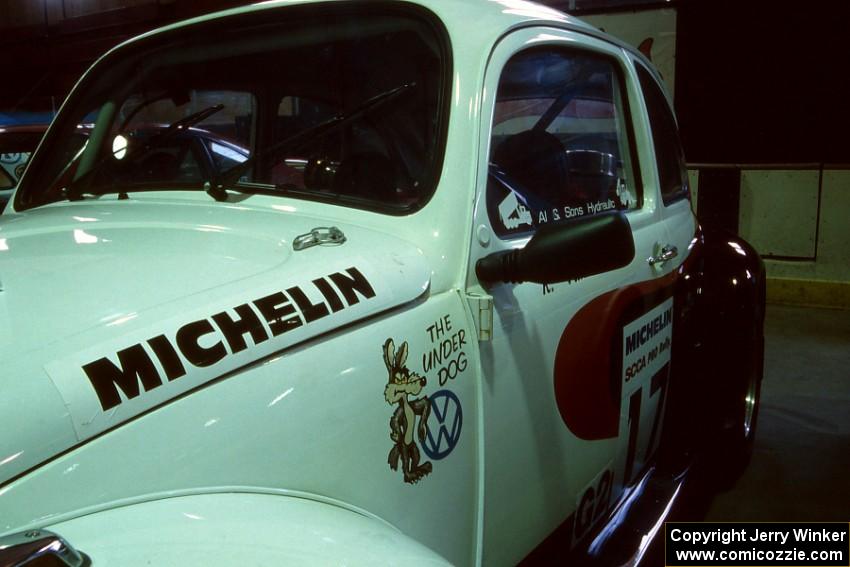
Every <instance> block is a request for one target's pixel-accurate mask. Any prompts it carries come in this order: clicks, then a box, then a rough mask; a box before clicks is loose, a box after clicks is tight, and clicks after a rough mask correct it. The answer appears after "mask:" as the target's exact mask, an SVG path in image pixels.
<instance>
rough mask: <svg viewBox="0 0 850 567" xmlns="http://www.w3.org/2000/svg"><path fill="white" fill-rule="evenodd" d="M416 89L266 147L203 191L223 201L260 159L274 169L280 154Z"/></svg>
mask: <svg viewBox="0 0 850 567" xmlns="http://www.w3.org/2000/svg"><path fill="white" fill-rule="evenodd" d="M415 86H416V83H404V84H402V85H399V86H397V87H394V88H392V89H389V90H386V91H384V92H382V93H379V94H377V95H375V96H373V97H372V98H370V99H367V100H366V101H365V102H363V104H361V105H360V106H358V107H356V108H354V109H353V110H350V111H349V112H341V113H339V114H337V115H335V116H333V117H332V118H329V119H327V120H325V121H324V122H320V123H319V124H316V125H315V126H312V127H310V128H307V129H305V130H302V131H300V132H296V133H295V134H293V135H291V136H289V137H287V138H284V139H283V140H281V141H280V142H278V143H276V144H274V145H272V146H269V147H268V148H266V149H265V150H263V151H262V152H259V153H255V154H254V155H252V156H251V157H249V158H248V159H247V160H245V161H243V162H242V163H240V164H237V165H234V166H233V167H231V168H230V169H228V170H227V171H224V172H223V173H222V174H221V175H219V176H218V179H216V181H215V182H214V183H205V184H204V190H205V191H206V192H207V193H209V194H210V195H211V196H212V197H213V198H214V199H216V200H217V201H224V200H226V199H227V189H230V188H231V187H232V186H233V185H235V184H236V183H237V182H238V181H239V178H240V177H242V174H244V173H245V172H246V171H248V170H249V169H251V167H253V166H254V164H255V163H256V162H257V160H258V159H259V158H265V157H268V156H272V159H271V162H270V164H271V165H274V164H276V163H277V162H278V161H280V159H281V157H280V154H282V153H283V152H284V151H291V150H293V149H295V148H297V147H299V146H301V145H303V144H305V143H306V142H308V141H312V140H314V139H316V138H319V137H321V136H325V135H327V134H329V133H330V132H332V131H333V130H336V129H337V128H339V127H340V126H343V125H344V124H347V123H349V122H351V121H352V120H355V119H358V118H361V117H363V116H365V115H366V114H368V113H369V112H372V111H373V110H375V109H377V108H379V107H381V106H383V105H384V104H386V103H387V102H390V101H392V100H395V99H396V98H398V97H399V96H401V95H402V94H403V93H405V92H407V91H408V90H410V89H412V88H413V87H415Z"/></svg>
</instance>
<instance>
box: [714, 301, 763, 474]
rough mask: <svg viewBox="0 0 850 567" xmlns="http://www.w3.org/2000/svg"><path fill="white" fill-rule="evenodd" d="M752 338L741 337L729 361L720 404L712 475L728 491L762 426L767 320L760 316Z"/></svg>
mask: <svg viewBox="0 0 850 567" xmlns="http://www.w3.org/2000/svg"><path fill="white" fill-rule="evenodd" d="M748 334H749V337H741V338H740V340H738V341H736V343H737V345H735V346H737V348H735V347H734V346H732V345H730V348H733V349H734V350H735V351H736V352H735V354H736V355H735V356H731V357H728V358H727V359H726V360H727V362H726V364H725V366H726V368H725V369H724V370H725V371H726V372H725V373H726V376H727V378H731V380H730V382H729V388H728V389H727V394H726V395H727V396H728V398H727V399H726V400H723V401H721V403H720V407H722V408H725V411H724V412H722V413H721V415H720V422H719V424H718V425H719V432H718V435H717V437H716V439H715V442H714V447H713V448H712V449H713V450H712V451H711V453H712V454H711V463H712V465H713V466H712V468H713V469H714V470H713V471H712V472H713V474H712V476H713V478H714V479H715V481H716V486H717V488H718V489H720V490H728V489H730V488H732V487H733V486H734V484H735V483H736V482H737V480H738V479H739V478H740V477H741V475H742V474H743V473H744V471H745V470H746V468H747V466H748V465H749V463H750V460H751V458H752V455H753V449H754V446H755V437H756V428H757V425H758V415H759V405H760V402H761V385H762V378H763V376H764V322H763V318H762V317H760V316H759V317H757V318H756V321H755V322H754V323H753V325H752V329H751V331H750V333H748Z"/></svg>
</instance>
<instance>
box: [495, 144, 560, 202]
mask: <svg viewBox="0 0 850 567" xmlns="http://www.w3.org/2000/svg"><path fill="white" fill-rule="evenodd" d="M493 161H494V162H495V163H496V165H498V166H499V168H500V169H502V171H504V172H505V173H506V174H507V175H508V176H509V177H510V178H511V180H513V181H515V182H517V183H518V184H519V185H520V186H521V187H522V188H523V189H525V190H526V191H528V192H529V193H530V194H531V195H529V196H532V197H538V198H540V199H542V200H543V201H545V202H548V203H550V204H551V203H557V202H559V201H561V200H563V191H564V190H565V189H566V186H567V180H568V178H569V163H568V161H567V154H566V151H565V150H564V145H563V144H562V143H561V141H560V140H559V139H558V138H557V137H556V136H555V135H553V134H550V133H549V132H547V131H545V130H525V131H524V132H520V133H519V134H514V135H513V136H509V137H508V138H506V139H505V140H504V141H503V142H502V143H501V144H499V146H498V147H497V148H496V151H495V153H494V155H493Z"/></svg>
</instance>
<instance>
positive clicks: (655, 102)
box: [636, 63, 688, 205]
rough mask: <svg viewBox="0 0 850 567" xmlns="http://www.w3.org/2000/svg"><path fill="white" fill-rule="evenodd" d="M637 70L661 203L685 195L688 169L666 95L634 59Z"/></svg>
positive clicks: (681, 197) (666, 203)
mask: <svg viewBox="0 0 850 567" xmlns="http://www.w3.org/2000/svg"><path fill="white" fill-rule="evenodd" d="M636 67H637V74H638V79H639V80H640V87H641V90H642V91H643V96H644V100H645V101H646V109H647V113H648V114H649V126H650V129H651V130H652V143H653V145H654V146H655V159H656V162H657V167H658V182H659V185H660V188H661V199H662V201H663V202H664V204H665V205H669V204H670V203H673V202H674V201H678V200H679V199H683V198H687V197H688V170H687V167H686V165H685V153H684V151H683V150H682V144H681V142H680V140H679V130H678V128H677V127H676V119H675V118H674V117H673V112H672V111H671V110H670V105H669V104H667V98H666V97H665V96H664V93H663V92H662V91H661V88H660V87H659V86H658V83H656V82H655V79H653V78H652V76H651V75H650V74H649V71H647V70H646V69H645V68H644V67H643V65H641V64H640V63H638V64H637V65H636Z"/></svg>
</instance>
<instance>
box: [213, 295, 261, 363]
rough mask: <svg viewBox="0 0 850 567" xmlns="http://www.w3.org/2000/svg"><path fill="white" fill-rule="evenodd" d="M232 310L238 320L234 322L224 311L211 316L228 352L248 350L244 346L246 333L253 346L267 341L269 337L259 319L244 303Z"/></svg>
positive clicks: (234, 352)
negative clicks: (225, 341) (249, 336)
mask: <svg viewBox="0 0 850 567" xmlns="http://www.w3.org/2000/svg"><path fill="white" fill-rule="evenodd" d="M233 310H234V311H236V314H237V315H239V319H237V320H235V321H234V320H233V319H231V318H230V315H228V314H227V312H225V311H222V312H221V313H216V314H215V315H213V316H212V318H213V321H215V324H216V325H218V328H219V329H221V333H222V334H223V335H224V338H225V339H227V344H228V345H230V352H232V353H233V354H236V353H237V352H240V351H243V350H245V349H246V348H248V346H247V345H246V344H245V335H246V334H248V333H250V335H251V340H252V341H254V344H255V345H258V344H260V343H261V342H263V341H266V340H268V338H269V336H268V335H267V334H266V330H265V329H264V328H263V324H262V323H261V322H260V318H259V317H257V314H256V313H254V310H253V309H251V306H250V305H248V304H247V303H244V304H242V305H240V306H238V307H235V308H234V309H233Z"/></svg>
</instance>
